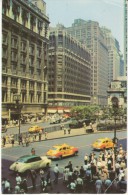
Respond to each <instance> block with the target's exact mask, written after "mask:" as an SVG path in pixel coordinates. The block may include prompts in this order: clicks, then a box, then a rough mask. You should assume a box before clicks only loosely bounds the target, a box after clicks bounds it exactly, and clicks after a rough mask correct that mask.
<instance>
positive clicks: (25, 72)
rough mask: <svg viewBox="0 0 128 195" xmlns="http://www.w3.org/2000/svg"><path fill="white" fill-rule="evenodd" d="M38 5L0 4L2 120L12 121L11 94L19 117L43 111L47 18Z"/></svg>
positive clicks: (22, 1)
mask: <svg viewBox="0 0 128 195" xmlns="http://www.w3.org/2000/svg"><path fill="white" fill-rule="evenodd" d="M41 2H42V7H41V8H39V7H37V5H35V4H36V1H32V0H31V1H30V0H18V1H16V0H3V2H2V117H4V116H5V117H6V116H9V119H13V118H14V119H15V110H14V105H15V102H14V100H13V96H14V94H20V96H21V102H22V103H23V108H22V112H23V113H28V112H32V113H33V112H34V113H36V112H37V113H38V112H42V111H43V109H45V111H46V108H47V75H46V71H45V70H46V67H47V51H48V48H47V47H48V26H49V18H48V17H47V16H46V14H45V13H46V10H45V8H46V5H45V2H43V1H42V0H40V3H41ZM43 5H44V6H43Z"/></svg>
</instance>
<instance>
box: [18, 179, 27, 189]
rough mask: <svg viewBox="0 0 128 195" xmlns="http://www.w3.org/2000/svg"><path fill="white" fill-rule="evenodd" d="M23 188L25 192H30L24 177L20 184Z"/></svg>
mask: <svg viewBox="0 0 128 195" xmlns="http://www.w3.org/2000/svg"><path fill="white" fill-rule="evenodd" d="M20 188H21V190H23V191H24V192H25V193H27V192H28V185H27V180H26V179H25V178H24V179H23V180H22V182H21V184H20Z"/></svg>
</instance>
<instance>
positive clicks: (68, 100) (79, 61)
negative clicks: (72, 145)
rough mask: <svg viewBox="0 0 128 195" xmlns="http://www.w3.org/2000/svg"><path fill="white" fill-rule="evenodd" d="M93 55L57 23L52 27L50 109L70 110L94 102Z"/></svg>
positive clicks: (49, 83)
mask: <svg viewBox="0 0 128 195" xmlns="http://www.w3.org/2000/svg"><path fill="white" fill-rule="evenodd" d="M91 73H92V70H91V56H90V53H89V51H88V49H87V48H86V47H85V46H84V45H82V44H81V43H80V42H79V41H78V40H76V39H75V38H73V37H72V36H71V35H69V34H68V33H67V32H65V27H64V26H62V25H60V24H59V25H57V27H56V28H51V29H50V35H49V63H48V101H49V111H50V110H51V109H53V112H55V111H58V112H63V111H68V109H70V108H71V107H72V106H78V105H86V104H90V102H91V96H90V94H91Z"/></svg>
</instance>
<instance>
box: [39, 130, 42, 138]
mask: <svg viewBox="0 0 128 195" xmlns="http://www.w3.org/2000/svg"><path fill="white" fill-rule="evenodd" d="M41 136H42V130H40V131H39V141H41Z"/></svg>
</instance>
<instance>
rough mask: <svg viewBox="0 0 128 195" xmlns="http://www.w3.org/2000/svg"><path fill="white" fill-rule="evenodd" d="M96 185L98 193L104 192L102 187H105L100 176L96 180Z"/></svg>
mask: <svg viewBox="0 0 128 195" xmlns="http://www.w3.org/2000/svg"><path fill="white" fill-rule="evenodd" d="M95 187H96V193H97V194H101V193H102V188H103V182H102V180H101V179H100V177H99V178H98V179H97V180H96V182H95Z"/></svg>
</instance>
